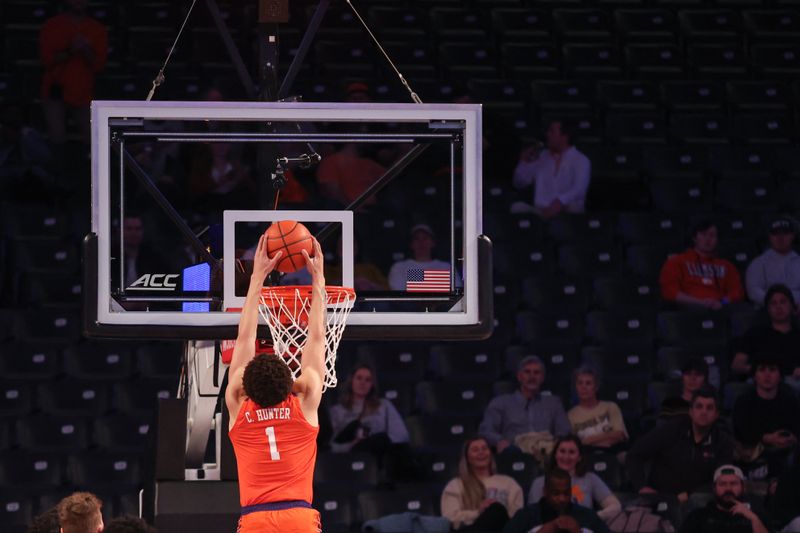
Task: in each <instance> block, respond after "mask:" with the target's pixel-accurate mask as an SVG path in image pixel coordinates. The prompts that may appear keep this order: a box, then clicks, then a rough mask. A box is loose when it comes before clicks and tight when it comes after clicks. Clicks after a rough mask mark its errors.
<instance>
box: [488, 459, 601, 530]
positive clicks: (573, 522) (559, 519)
mask: <svg viewBox="0 0 800 533" xmlns="http://www.w3.org/2000/svg"><path fill="white" fill-rule="evenodd" d="M530 531H536V532H537V533H560V532H562V531H568V532H570V533H586V532H589V533H609V529H608V526H606V524H605V523H604V522H603V521H602V520H601V519H600V517H598V516H597V513H595V512H594V511H592V510H591V509H587V508H586V507H583V506H582V505H575V504H574V503H572V486H571V481H570V475H569V472H566V471H564V470H561V469H560V468H554V469H552V470H550V471H549V472H547V474H545V476H544V490H543V496H542V498H541V499H540V500H539V501H538V502H535V503H532V504H529V505H528V506H526V507H524V508H522V509H521V510H520V511H518V512H517V514H515V515H514V516H513V517H512V518H511V520H510V521H509V522H508V524H506V527H505V529H503V533H529V532H530Z"/></svg>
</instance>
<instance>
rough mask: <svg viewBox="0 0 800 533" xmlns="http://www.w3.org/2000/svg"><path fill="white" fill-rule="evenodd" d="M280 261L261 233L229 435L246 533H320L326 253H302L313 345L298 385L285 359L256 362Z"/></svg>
mask: <svg viewBox="0 0 800 533" xmlns="http://www.w3.org/2000/svg"><path fill="white" fill-rule="evenodd" d="M281 255H282V254H281V252H277V253H276V254H275V255H274V256H273V257H272V258H270V257H269V256H268V255H267V239H266V237H265V236H263V235H262V237H261V239H260V240H259V242H258V247H257V248H256V253H255V257H254V258H253V275H252V277H251V278H250V288H249V289H248V291H247V298H246V299H245V303H244V308H243V309H242V316H241V319H240V321H239V335H238V337H237V339H236V347H235V348H234V351H233V357H232V359H231V366H230V369H229V374H228V388H227V389H226V391H225V403H226V405H227V407H228V413H229V414H230V425H229V427H228V436H229V437H230V439H231V442H232V443H233V449H234V452H235V453H236V461H237V463H238V465H237V466H238V470H239V499H240V502H241V505H242V516H241V518H240V519H239V530H238V531H239V532H240V533H250V532H263V531H280V532H282V533H295V532H296V533H308V532H315V531H321V526H320V518H319V513H318V512H317V511H315V510H314V509H312V508H311V499H312V480H313V477H314V463H315V461H316V456H317V441H316V439H317V433H318V432H319V421H318V417H317V408H318V407H319V403H320V400H321V399H322V384H323V377H324V375H325V349H326V348H325V299H326V296H325V276H324V274H323V268H322V262H323V255H322V250H321V249H320V245H319V243H318V242H317V241H316V239H315V240H314V254H313V257H309V255H308V254H307V253H306V251H305V250H303V257H304V258H305V261H306V268H307V269H308V271H309V273H310V274H311V286H312V296H311V308H310V310H309V314H308V340H307V342H306V345H305V347H304V348H303V353H302V354H301V357H300V368H301V371H302V373H301V375H300V377H299V378H297V380H296V381H294V383H293V382H292V374H291V372H290V370H289V368H288V367H287V366H286V364H285V363H284V362H283V361H282V360H280V359H279V356H278V355H273V354H260V355H259V356H258V357H256V356H255V342H256V328H257V325H258V303H259V300H260V295H261V288H262V285H263V283H264V279H265V278H266V276H267V275H268V274H269V273H270V272H271V271H272V269H273V268H275V265H276V264H277V263H278V261H279V260H280V257H281Z"/></svg>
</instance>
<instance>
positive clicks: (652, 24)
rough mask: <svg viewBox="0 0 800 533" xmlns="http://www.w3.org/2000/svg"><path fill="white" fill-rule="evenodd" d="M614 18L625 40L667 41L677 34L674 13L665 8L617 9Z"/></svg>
mask: <svg viewBox="0 0 800 533" xmlns="http://www.w3.org/2000/svg"><path fill="white" fill-rule="evenodd" d="M614 20H615V22H616V27H617V31H618V32H619V35H620V36H621V37H622V38H623V40H624V41H625V42H629V43H630V42H658V43H667V42H670V41H675V40H676V38H677V36H678V32H677V24H676V17H675V13H674V12H672V11H670V10H667V9H617V10H615V11H614Z"/></svg>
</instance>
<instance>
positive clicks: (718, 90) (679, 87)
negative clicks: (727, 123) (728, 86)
mask: <svg viewBox="0 0 800 533" xmlns="http://www.w3.org/2000/svg"><path fill="white" fill-rule="evenodd" d="M661 99H662V101H663V102H664V105H665V106H666V107H667V108H668V109H670V110H673V111H722V110H723V105H724V103H725V92H724V89H723V88H722V86H721V85H720V84H719V83H717V82H714V81H706V80H680V81H678V80H675V81H664V82H662V83H661Z"/></svg>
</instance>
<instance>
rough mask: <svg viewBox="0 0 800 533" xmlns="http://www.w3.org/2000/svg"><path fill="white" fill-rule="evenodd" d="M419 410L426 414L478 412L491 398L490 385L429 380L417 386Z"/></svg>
mask: <svg viewBox="0 0 800 533" xmlns="http://www.w3.org/2000/svg"><path fill="white" fill-rule="evenodd" d="M417 394H418V398H419V402H420V410H421V411H422V413H423V414H428V415H435V414H440V415H446V414H454V415H457V414H460V413H467V412H473V413H474V412H480V411H481V410H482V409H483V408H484V407H485V406H486V405H487V404H488V403H489V399H490V398H491V386H490V385H489V384H487V383H485V382H475V383H469V382H449V381H447V382H430V381H423V382H421V383H419V385H418V386H417Z"/></svg>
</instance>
